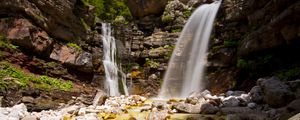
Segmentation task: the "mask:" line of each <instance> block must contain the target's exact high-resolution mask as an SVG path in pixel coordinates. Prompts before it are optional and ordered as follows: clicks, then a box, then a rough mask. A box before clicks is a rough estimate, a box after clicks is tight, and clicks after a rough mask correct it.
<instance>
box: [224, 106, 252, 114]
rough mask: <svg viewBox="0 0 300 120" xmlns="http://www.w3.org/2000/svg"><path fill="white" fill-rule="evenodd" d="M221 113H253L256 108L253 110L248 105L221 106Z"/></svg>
mask: <svg viewBox="0 0 300 120" xmlns="http://www.w3.org/2000/svg"><path fill="white" fill-rule="evenodd" d="M220 112H221V114H224V115H228V114H242V113H253V112H255V110H252V109H250V108H248V107H224V108H220Z"/></svg>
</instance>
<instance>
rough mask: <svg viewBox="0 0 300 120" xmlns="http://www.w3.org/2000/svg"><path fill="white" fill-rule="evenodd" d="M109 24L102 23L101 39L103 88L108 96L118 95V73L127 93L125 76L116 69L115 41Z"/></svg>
mask: <svg viewBox="0 0 300 120" xmlns="http://www.w3.org/2000/svg"><path fill="white" fill-rule="evenodd" d="M111 33H112V30H111V25H110V24H109V23H102V41H103V52H104V59H103V65H104V69H105V89H106V91H107V92H108V93H109V95H110V96H118V95H120V92H119V75H120V76H121V77H120V78H121V79H122V80H121V82H122V86H123V90H124V93H125V94H126V95H128V91H127V87H126V83H125V78H124V76H125V75H123V74H122V73H123V72H122V71H121V70H119V69H118V66H117V63H116V58H115V57H116V41H115V38H114V37H113V36H112V35H111ZM118 73H120V74H118Z"/></svg>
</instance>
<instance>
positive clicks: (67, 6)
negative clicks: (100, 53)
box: [0, 0, 87, 41]
mask: <svg viewBox="0 0 300 120" xmlns="http://www.w3.org/2000/svg"><path fill="white" fill-rule="evenodd" d="M1 2H2V3H3V4H1V5H0V12H1V14H4V15H8V14H9V15H12V16H27V18H31V19H32V21H35V24H37V25H38V26H39V27H41V28H43V29H44V30H46V31H47V33H49V34H50V35H51V36H53V37H54V38H57V39H62V40H67V41H72V40H75V39H77V38H78V37H79V38H86V35H87V34H86V33H87V30H86V29H85V27H84V25H83V24H82V22H81V21H80V19H78V17H76V15H75V13H74V11H80V10H81V9H80V8H75V7H78V6H77V5H75V4H76V1H72V0H68V1H54V0H42V1H40V0H33V1H31V0H25V1H19V0H4V1H1ZM82 4H83V3H82ZM16 9H18V10H16ZM75 9H77V10H75Z"/></svg>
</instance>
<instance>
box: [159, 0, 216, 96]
mask: <svg viewBox="0 0 300 120" xmlns="http://www.w3.org/2000/svg"><path fill="white" fill-rule="evenodd" d="M220 4H221V1H215V2H213V3H211V4H204V5H201V6H200V7H198V8H197V9H196V10H195V12H194V13H193V14H192V15H191V17H190V18H189V20H188V22H187V23H186V25H185V26H184V28H183V30H182V33H181V35H180V37H179V39H178V41H177V43H176V47H175V49H174V51H173V53H172V57H171V59H170V61H169V66H168V69H167V71H166V74H165V76H164V82H163V84H162V88H161V90H160V93H159V98H171V97H179V98H183V97H187V96H188V95H189V94H190V93H192V92H198V91H200V90H201V89H203V86H202V79H203V74H204V70H205V64H206V56H207V55H206V54H207V49H208V45H209V44H208V43H209V38H210V34H211V31H212V27H213V22H214V19H215V17H216V14H217V12H218V9H219V7H220Z"/></svg>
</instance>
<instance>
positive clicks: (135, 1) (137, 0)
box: [127, 0, 168, 18]
mask: <svg viewBox="0 0 300 120" xmlns="http://www.w3.org/2000/svg"><path fill="white" fill-rule="evenodd" d="M167 2H168V0H128V2H127V5H128V8H129V10H130V12H131V14H132V16H134V17H136V18H142V17H145V16H149V15H161V14H162V13H163V11H164V9H165V6H166V4H167Z"/></svg>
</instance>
